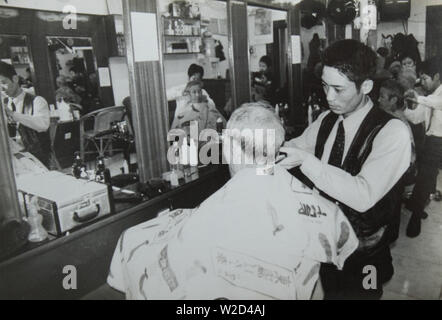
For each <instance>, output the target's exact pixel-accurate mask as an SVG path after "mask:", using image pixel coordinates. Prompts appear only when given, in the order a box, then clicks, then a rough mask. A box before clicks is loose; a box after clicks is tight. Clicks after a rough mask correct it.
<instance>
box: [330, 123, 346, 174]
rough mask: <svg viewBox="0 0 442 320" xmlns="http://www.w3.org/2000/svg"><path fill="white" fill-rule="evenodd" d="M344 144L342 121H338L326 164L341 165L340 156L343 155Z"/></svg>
mask: <svg viewBox="0 0 442 320" xmlns="http://www.w3.org/2000/svg"><path fill="white" fill-rule="evenodd" d="M344 146H345V131H344V123H343V121H341V122H339V126H338V132H337V134H336V139H335V143H334V144H333V147H332V150H331V153H330V158H329V159H328V164H330V165H332V166H335V167H339V168H340V167H341V165H342V157H343V155H344Z"/></svg>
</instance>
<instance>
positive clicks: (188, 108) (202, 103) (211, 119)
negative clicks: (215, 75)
mask: <svg viewBox="0 0 442 320" xmlns="http://www.w3.org/2000/svg"><path fill="white" fill-rule="evenodd" d="M202 87H203V83H202V82H201V81H198V80H195V81H190V82H189V83H188V84H187V86H186V88H185V89H184V94H183V96H182V97H180V98H179V100H178V101H177V104H178V102H180V103H179V104H180V106H182V107H181V108H180V109H178V108H177V110H176V112H175V118H174V120H173V123H172V126H171V128H172V129H176V128H186V127H188V126H189V125H190V122H191V121H198V129H199V130H203V129H208V128H210V129H214V130H216V121H217V119H218V118H221V119H222V120H223V122H224V123H225V120H224V117H223V116H222V115H221V113H220V112H219V111H218V110H217V109H216V108H213V106H211V105H210V104H209V103H208V102H207V97H206V96H205V95H203V88H202Z"/></svg>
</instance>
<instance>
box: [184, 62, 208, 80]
mask: <svg viewBox="0 0 442 320" xmlns="http://www.w3.org/2000/svg"><path fill="white" fill-rule="evenodd" d="M195 73H199V74H201V79H202V78H203V77H204V69H203V67H201V66H199V65H197V64H195V63H192V64H191V65H190V67H189V69H187V75H188V76H189V78H190V77H191V76H193V75H194V74H195Z"/></svg>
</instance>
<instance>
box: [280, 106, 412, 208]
mask: <svg viewBox="0 0 442 320" xmlns="http://www.w3.org/2000/svg"><path fill="white" fill-rule="evenodd" d="M373 107H374V106H373V102H372V101H371V100H369V102H368V103H367V104H366V105H365V106H364V107H362V108H361V109H359V110H358V111H356V112H355V113H353V114H351V115H350V116H348V117H347V118H344V117H342V116H339V120H338V121H337V122H336V124H335V126H334V127H333V129H332V131H331V133H330V135H329V137H328V139H327V141H326V143H325V146H324V152H323V155H322V158H321V159H317V158H316V157H315V156H314V153H315V145H316V138H317V136H318V132H319V128H320V126H321V122H322V120H323V119H324V118H325V116H326V115H327V114H328V113H329V112H330V111H327V112H324V113H322V114H321V115H320V116H319V117H318V119H317V120H316V121H315V122H313V123H312V124H311V125H310V126H309V127H308V128H307V129H306V130H305V131H304V133H303V134H302V135H301V136H300V137H298V138H295V139H293V140H291V141H290V142H289V143H288V145H287V146H294V147H297V148H300V149H303V150H306V151H308V152H309V153H311V155H309V156H308V157H307V158H306V159H305V160H304V162H303V164H302V166H301V171H302V172H303V173H304V174H305V175H306V176H307V177H308V178H309V179H310V180H311V181H312V182H313V183H314V184H315V187H316V188H318V189H320V190H322V191H323V192H325V193H327V194H328V195H329V196H331V197H333V198H334V199H336V200H338V201H340V202H341V203H343V204H345V205H347V206H349V207H350V208H352V209H354V210H356V211H359V212H365V211H367V210H369V209H370V208H372V207H373V206H374V205H375V204H376V203H377V202H378V201H379V200H381V199H382V198H383V197H384V196H385V195H386V194H387V192H388V191H390V190H391V188H392V187H393V186H394V185H395V184H396V183H397V181H398V180H399V179H400V178H401V177H402V175H403V174H404V173H405V172H406V170H407V169H408V167H409V166H410V159H411V141H410V135H409V133H408V129H407V127H406V126H405V124H404V123H403V122H402V121H401V120H399V119H393V120H390V121H389V122H388V123H387V124H386V125H385V126H384V127H383V128H382V130H380V131H379V133H378V135H377V136H376V138H375V139H374V141H373V148H372V151H371V152H370V155H369V156H368V157H367V159H366V161H365V163H364V164H363V166H362V168H361V171H360V172H359V174H358V175H356V176H352V175H351V174H349V173H347V172H346V171H344V170H342V169H340V168H337V167H335V166H331V165H329V164H328V160H329V157H330V153H331V150H332V147H333V144H334V141H335V139H336V133H337V130H338V124H339V122H340V121H343V125H344V130H345V146H344V156H343V159H345V156H346V155H347V152H348V150H349V149H350V146H351V143H352V141H353V139H354V137H355V135H356V133H357V131H358V129H359V127H360V125H361V123H362V121H363V120H364V119H365V117H366V115H367V114H368V112H369V111H370V110H371V108H373Z"/></svg>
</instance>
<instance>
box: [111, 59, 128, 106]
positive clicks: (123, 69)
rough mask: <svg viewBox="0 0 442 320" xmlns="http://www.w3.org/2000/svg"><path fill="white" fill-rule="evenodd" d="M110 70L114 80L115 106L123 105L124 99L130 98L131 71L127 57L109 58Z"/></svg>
mask: <svg viewBox="0 0 442 320" xmlns="http://www.w3.org/2000/svg"><path fill="white" fill-rule="evenodd" d="M109 70H110V75H111V79H112V88H113V91H114V99H115V105H117V106H121V105H123V99H124V98H126V97H128V96H130V92H129V69H128V67H127V60H126V57H112V58H109Z"/></svg>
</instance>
